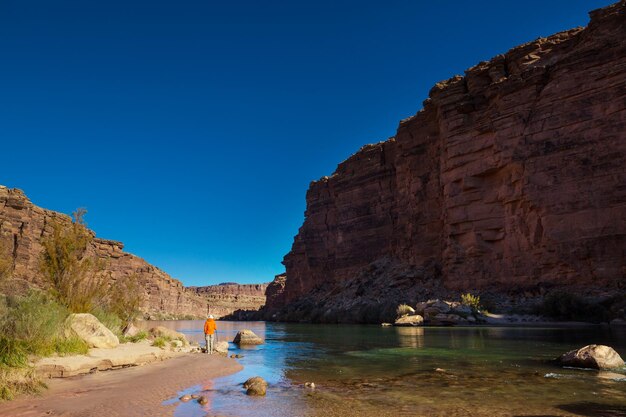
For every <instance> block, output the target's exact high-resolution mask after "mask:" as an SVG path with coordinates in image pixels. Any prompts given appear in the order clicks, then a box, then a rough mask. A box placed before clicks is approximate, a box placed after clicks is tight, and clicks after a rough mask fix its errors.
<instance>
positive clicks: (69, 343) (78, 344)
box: [54, 337, 89, 356]
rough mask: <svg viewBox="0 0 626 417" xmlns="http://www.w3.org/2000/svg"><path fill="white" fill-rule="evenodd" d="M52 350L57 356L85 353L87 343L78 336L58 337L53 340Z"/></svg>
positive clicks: (87, 348)
mask: <svg viewBox="0 0 626 417" xmlns="http://www.w3.org/2000/svg"><path fill="white" fill-rule="evenodd" d="M54 351H55V352H56V353H57V354H58V355H59V356H70V355H85V354H87V352H88V351H89V345H88V344H87V342H85V341H84V340H83V339H81V338H79V337H68V338H58V339H56V340H55V341H54Z"/></svg>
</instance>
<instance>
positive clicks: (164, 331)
mask: <svg viewBox="0 0 626 417" xmlns="http://www.w3.org/2000/svg"><path fill="white" fill-rule="evenodd" d="M150 334H151V335H152V336H154V337H166V338H169V339H172V340H180V341H181V342H183V345H184V346H189V342H188V341H187V338H186V337H185V335H184V334H182V333H179V332H177V331H176V330H172V329H168V328H167V327H164V326H156V327H153V328H151V329H150Z"/></svg>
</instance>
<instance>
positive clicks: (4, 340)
mask: <svg viewBox="0 0 626 417" xmlns="http://www.w3.org/2000/svg"><path fill="white" fill-rule="evenodd" d="M0 365H4V366H11V367H14V368H21V367H25V366H27V365H28V350H27V349H26V347H25V344H24V342H22V341H20V340H16V339H10V338H8V337H6V336H0Z"/></svg>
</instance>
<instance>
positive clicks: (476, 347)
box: [160, 321, 626, 417]
mask: <svg viewBox="0 0 626 417" xmlns="http://www.w3.org/2000/svg"><path fill="white" fill-rule="evenodd" d="M160 324H164V325H167V326H169V327H173V328H176V329H177V330H179V331H182V332H184V333H186V334H187V335H188V337H190V338H191V339H193V340H196V341H201V340H202V339H203V338H202V322H201V321H180V322H164V323H160ZM218 326H219V329H220V333H219V336H218V337H220V338H221V339H220V340H229V341H231V340H232V339H233V337H234V335H235V334H236V332H237V331H238V330H239V329H242V328H249V329H251V330H253V331H254V332H255V333H257V334H258V335H260V336H261V337H263V338H265V339H266V344H264V345H260V346H256V347H251V348H247V349H238V348H237V347H236V346H233V345H232V344H231V351H230V352H229V353H241V354H243V355H244V358H242V359H239V361H240V362H241V363H242V365H244V370H243V371H241V372H239V373H237V374H234V375H230V376H227V377H223V378H218V379H214V380H206V381H198V385H195V386H192V387H189V388H188V389H186V390H184V391H181V392H180V393H179V395H182V394H183V393H201V394H202V395H205V396H207V397H208V398H209V404H208V405H206V406H204V407H201V406H200V405H198V404H197V403H193V402H190V403H178V402H177V401H176V399H175V398H173V399H172V401H171V402H173V403H176V404H177V407H176V411H175V414H174V415H175V416H178V417H196V416H198V417H199V416H217V415H219V416H239V417H247V416H256V417H259V416H261V417H263V416H267V417H269V416H272V417H282V416H285V417H286V416H329V417H330V416H345V417H350V416H375V417H382V416H609V417H615V416H626V369H621V370H617V371H615V372H598V371H592V370H576V369H563V368H559V367H556V366H554V365H552V364H551V363H550V362H549V361H550V360H551V359H553V358H555V357H556V356H558V355H560V354H561V353H564V352H566V351H568V350H571V349H574V348H577V347H581V346H584V345H586V344H590V343H597V344H607V345H610V346H613V347H614V348H615V349H616V350H617V351H618V352H619V353H620V355H622V357H626V332H625V331H624V330H621V331H618V330H615V329H613V330H611V329H608V328H601V327H584V328H533V327H529V328H520V327H515V328H513V327H512V328H506V327H441V328H437V327H425V328H393V327H392V328H382V327H378V326H346V325H336V326H335V325H305V324H277V323H264V322H218ZM256 375H259V376H262V377H263V378H265V379H266V380H267V381H268V382H269V383H270V388H269V389H268V394H267V396H266V397H262V398H254V397H248V396H246V395H245V393H244V391H243V389H242V387H241V383H242V382H243V381H245V380H246V379H247V378H249V377H251V376H256ZM305 382H314V383H315V384H316V389H314V390H311V389H308V388H305V387H304V383H305Z"/></svg>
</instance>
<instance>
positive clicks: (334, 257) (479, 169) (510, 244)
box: [267, 1, 626, 321]
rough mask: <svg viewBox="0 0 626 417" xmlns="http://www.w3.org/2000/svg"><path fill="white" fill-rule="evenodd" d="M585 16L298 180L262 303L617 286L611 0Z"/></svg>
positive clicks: (449, 87) (621, 219)
mask: <svg viewBox="0 0 626 417" xmlns="http://www.w3.org/2000/svg"><path fill="white" fill-rule="evenodd" d="M590 16H591V21H590V23H589V25H588V27H586V28H584V29H583V28H578V29H572V30H569V31H565V32H561V33H558V34H556V35H553V36H550V37H548V38H540V39H537V40H535V41H533V42H529V43H527V44H524V45H521V46H518V47H516V48H513V49H511V50H510V51H508V52H507V53H505V54H504V55H499V56H497V57H495V58H493V59H492V60H490V61H489V62H481V63H479V64H478V65H476V66H474V67H472V68H470V69H469V70H467V71H466V72H465V76H456V77H453V78H451V79H449V80H447V81H444V82H441V83H438V84H437V85H435V86H434V87H433V89H432V90H431V92H430V95H429V98H428V99H427V100H426V101H425V102H424V107H423V109H422V110H420V111H419V112H418V113H417V114H416V115H414V116H413V117H410V118H408V119H406V120H403V121H401V122H400V125H399V127H398V130H397V133H396V135H395V137H393V138H391V139H389V140H387V141H385V142H381V143H378V144H374V145H367V146H365V147H363V148H362V149H361V150H359V151H358V152H357V153H356V154H355V155H353V156H352V157H350V158H349V159H348V160H346V161H344V162H342V163H341V164H339V166H338V167H337V170H336V171H335V172H334V173H333V174H332V175H331V176H330V177H324V178H322V179H321V180H319V181H315V182H312V183H311V185H310V188H309V190H308V192H307V196H306V202H307V208H306V212H305V221H304V224H303V225H302V227H301V228H300V230H299V232H298V234H297V236H296V237H295V239H294V243H293V246H292V249H291V251H290V252H289V253H288V254H287V255H286V256H285V258H284V262H283V263H284V265H285V266H286V276H287V279H286V283H285V286H284V291H283V292H281V293H280V296H279V297H271V296H270V294H268V301H267V304H268V309H267V310H268V311H279V310H281V309H282V312H283V313H285V312H291V313H294V312H296V311H297V314H295V316H297V317H295V319H301V318H304V319H313V320H322V319H321V318H320V317H315V314H322V315H324V314H327V313H328V311H330V310H333V309H334V310H335V312H334V313H332V314H331V313H328V314H330V316H329V317H330V318H328V320H329V321H332V320H335V318H336V315H337V314H339V313H338V311H339V312H341V311H343V312H346V311H349V310H350V309H351V308H352V309H353V308H355V304H354V303H355V302H356V301H355V300H367V301H365V304H366V305H368V306H370V307H371V306H373V305H375V304H377V303H378V304H379V305H381V306H382V305H384V304H385V303H387V302H394V301H411V300H413V301H415V298H416V297H417V296H418V293H424V295H428V294H441V293H450V294H455V293H456V294H458V292H460V291H473V292H478V293H485V294H486V293H496V294H505V295H509V296H511V297H512V298H513V299H516V298H517V299H519V298H520V297H522V298H523V297H530V298H532V297H535V296H540V295H541V294H544V293H545V292H546V291H550V290H552V289H554V288H562V287H567V288H568V289H569V290H571V291H578V292H580V293H581V294H588V295H598V296H601V295H603V294H604V295H609V294H619V293H621V294H623V293H624V291H625V289H626V264H625V259H626V168H625V167H626V155H625V154H626V2H625V1H621V2H620V3H618V4H615V5H613V6H610V7H607V8H604V9H600V10H596V11H593V12H591V13H590ZM385 265H387V267H386V268H391V270H392V271H391V273H389V270H385V268H383V267H384V266H385ZM381 268H383V269H382V270H381ZM402 270H405V271H408V272H406V273H400V271H402ZM368 271H369V272H368ZM411 271H412V272H411ZM385 277H386V278H385ZM385 279H387V280H388V281H387V282H386V283H385ZM398 283H399V284H398ZM368 285H369V286H368ZM348 286H352V287H351V288H353V290H354V291H347V290H346V288H347V287H348ZM388 286H398V287H397V288H399V289H401V291H396V292H393V294H387V295H384V294H383V293H382V292H385V291H386V289H388ZM381 291H382V292H381ZM346 294H349V296H346ZM333 300H334V301H333ZM338 300H343V301H338ZM381 308H382V307H381ZM310 309H313V310H316V312H315V313H307V312H306V311H307V310H310ZM292 318H294V316H293V315H292Z"/></svg>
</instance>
